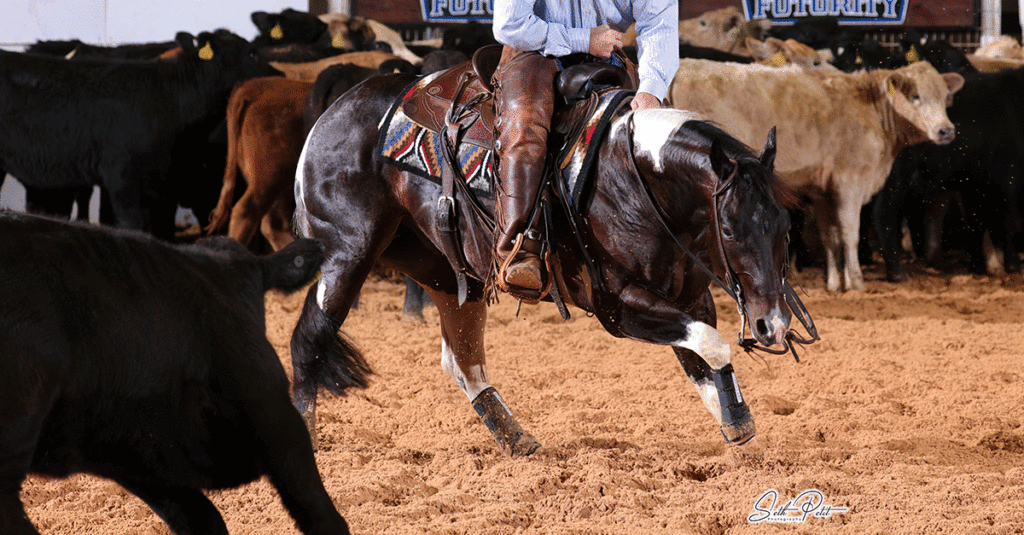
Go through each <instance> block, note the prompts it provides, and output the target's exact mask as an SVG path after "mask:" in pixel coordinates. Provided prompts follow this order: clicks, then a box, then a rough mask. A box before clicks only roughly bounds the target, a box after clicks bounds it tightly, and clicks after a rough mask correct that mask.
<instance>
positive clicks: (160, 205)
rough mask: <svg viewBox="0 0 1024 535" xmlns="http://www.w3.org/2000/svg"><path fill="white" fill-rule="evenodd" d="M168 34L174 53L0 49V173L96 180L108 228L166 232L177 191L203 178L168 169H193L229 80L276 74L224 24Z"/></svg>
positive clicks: (77, 182)
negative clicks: (66, 55) (111, 56)
mask: <svg viewBox="0 0 1024 535" xmlns="http://www.w3.org/2000/svg"><path fill="white" fill-rule="evenodd" d="M177 42H178V44H179V45H180V46H181V47H182V50H183V53H182V55H181V56H180V57H179V58H178V59H176V60H174V61H153V62H135V61H132V62H125V61H99V60H82V61H66V60H63V59H57V58H48V57H43V56H35V55H29V54H19V53H15V52H4V51H0V175H2V174H3V173H4V172H8V173H10V174H12V175H14V176H15V177H16V178H17V179H18V180H19V181H21V182H22V183H23V184H25V185H26V186H27V187H29V188H41V189H48V188H54V189H56V188H74V187H82V186H90V187H91V186H92V185H99V186H101V187H102V188H103V189H104V190H105V191H106V193H107V198H109V200H110V203H111V208H112V211H113V214H114V216H115V217H116V219H117V225H118V226H121V227H126V228H136V229H143V230H148V231H151V232H153V233H154V234H156V235H158V236H160V237H165V238H170V237H172V236H173V232H174V224H173V223H174V211H175V209H176V207H177V203H178V196H179V193H180V192H182V191H188V190H190V189H194V188H196V187H202V186H203V185H204V184H201V180H197V181H196V184H182V183H173V181H170V180H168V177H172V176H173V177H189V176H191V175H192V174H193V173H192V172H190V169H189V167H188V166H190V165H192V162H193V161H194V160H196V159H197V157H196V154H201V153H202V151H203V150H204V146H205V145H206V144H207V140H208V138H209V136H210V132H212V131H213V130H214V128H215V127H216V125H217V124H218V123H220V122H221V121H223V119H224V116H225V113H226V112H225V110H226V107H227V99H228V96H229V94H230V92H231V89H232V88H233V87H234V85H235V84H236V83H237V82H239V81H242V80H245V79H248V78H252V77H255V76H269V75H273V74H276V73H277V71H276V70H274V69H272V68H271V67H270V66H269V65H268V64H267V63H266V62H265V61H264V60H262V59H261V58H260V56H259V54H257V53H256V51H255V48H254V47H253V46H252V45H251V44H250V43H249V42H248V41H246V40H245V39H242V38H241V37H238V36H237V35H234V34H232V33H230V32H228V31H226V30H218V31H216V32H213V33H205V32H204V33H201V34H200V35H199V38H198V44H197V43H196V41H195V38H194V37H192V36H191V35H189V34H186V33H180V34H178V36H177ZM182 166H186V167H185V168H182ZM214 196H215V193H214Z"/></svg>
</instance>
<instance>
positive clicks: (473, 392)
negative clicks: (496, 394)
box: [441, 337, 491, 401]
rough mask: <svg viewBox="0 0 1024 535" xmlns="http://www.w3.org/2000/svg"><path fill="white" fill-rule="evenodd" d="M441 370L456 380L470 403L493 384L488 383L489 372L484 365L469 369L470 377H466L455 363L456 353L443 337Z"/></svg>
mask: <svg viewBox="0 0 1024 535" xmlns="http://www.w3.org/2000/svg"><path fill="white" fill-rule="evenodd" d="M441 369H443V370H444V371H445V372H446V373H447V374H448V375H450V376H452V379H455V382H456V383H458V385H459V388H461V389H462V392H463V393H465V394H466V397H468V398H469V400H470V401H473V400H474V399H476V397H477V396H478V395H480V392H483V391H484V390H487V388H488V387H490V386H491V383H490V382H488V381H487V370H486V369H485V368H484V366H482V365H476V366H471V367H470V369H469V375H470V377H466V375H465V374H463V373H462V369H461V368H460V367H459V364H458V362H456V361H455V353H454V352H453V351H452V348H451V346H449V345H448V341H447V340H445V339H444V338H443V337H442V338H441Z"/></svg>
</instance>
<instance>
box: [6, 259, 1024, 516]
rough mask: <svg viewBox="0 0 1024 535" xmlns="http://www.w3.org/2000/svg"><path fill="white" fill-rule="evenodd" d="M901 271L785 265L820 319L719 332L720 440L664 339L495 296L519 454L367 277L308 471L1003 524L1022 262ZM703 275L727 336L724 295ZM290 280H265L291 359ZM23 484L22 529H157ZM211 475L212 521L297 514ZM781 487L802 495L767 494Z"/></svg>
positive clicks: (435, 337)
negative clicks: (777, 345)
mask: <svg viewBox="0 0 1024 535" xmlns="http://www.w3.org/2000/svg"><path fill="white" fill-rule="evenodd" d="M911 274H912V276H913V279H912V280H911V281H910V282H908V283H905V284H901V285H896V284H889V283H885V282H882V281H881V280H880V274H879V273H878V272H877V271H872V270H870V269H869V270H868V272H867V278H868V279H869V280H868V291H867V292H866V293H848V294H842V295H832V294H829V293H827V292H826V291H825V290H824V289H823V284H822V282H821V272H820V270H819V271H814V270H811V271H805V272H804V273H801V274H798V275H796V276H795V277H794V282H795V285H796V286H797V287H798V288H801V289H802V291H803V292H804V301H805V303H806V305H807V307H808V308H809V310H810V311H811V313H812V314H813V315H814V318H815V319H816V321H817V323H818V326H819V329H820V332H821V335H822V336H823V338H824V340H823V341H822V342H820V343H818V344H816V345H815V346H813V347H811V348H809V349H807V350H805V351H804V352H803V354H802V359H801V362H800V363H797V362H794V361H793V359H792V358H790V357H776V356H767V357H764V358H760V357H751V356H748V355H746V354H744V353H742V352H741V351H736V350H734V353H733V359H734V363H735V367H736V371H737V376H738V378H739V382H740V385H741V387H742V393H743V395H744V397H745V398H746V399H747V401H748V403H749V404H750V407H751V410H752V411H753V414H754V418H755V420H756V423H757V431H758V433H757V437H756V438H755V439H754V440H753V441H751V442H750V443H749V444H747V445H745V446H740V447H732V448H730V447H727V446H726V445H725V444H724V442H723V440H722V436H721V434H720V433H719V431H718V429H717V425H716V424H715V423H714V420H713V418H712V417H711V416H710V415H709V414H708V413H707V411H706V410H705V409H704V407H703V405H702V404H701V402H700V399H699V398H698V396H697V393H696V391H695V390H694V388H693V387H692V386H691V385H690V383H689V381H688V380H687V379H686V377H685V375H684V374H683V373H682V370H681V368H680V366H679V365H678V363H677V362H676V360H675V358H674V356H673V354H672V352H671V351H670V350H669V349H666V348H664V347H655V346H649V345H642V344H640V343H637V342H632V341H628V340H620V339H616V338H613V337H611V336H610V335H608V334H607V333H605V332H604V331H603V330H602V329H601V327H600V325H599V324H598V322H597V321H596V320H595V319H593V318H588V317H586V315H584V314H582V313H581V312H580V311H578V310H576V311H574V315H573V318H572V319H571V320H569V321H568V322H563V321H562V320H561V319H560V317H559V316H558V313H557V311H556V309H555V307H554V306H553V305H550V304H542V305H540V306H536V307H531V306H524V307H523V309H522V311H521V312H520V313H519V315H518V316H517V315H516V308H517V307H516V303H515V302H513V301H512V300H511V299H504V300H502V301H501V302H500V303H499V304H497V305H495V306H493V307H492V308H491V309H490V315H489V320H488V325H489V331H488V335H487V351H488V357H489V364H490V367H489V371H490V375H491V380H492V382H493V384H494V385H495V386H496V387H497V388H498V390H499V392H501V394H502V396H503V397H504V398H505V400H506V401H507V402H508V404H509V405H510V406H511V408H512V410H513V412H514V413H516V414H517V415H518V417H519V419H520V422H521V423H522V424H523V426H524V427H526V428H527V429H528V430H530V431H531V432H532V433H533V434H534V435H535V436H536V437H537V438H538V439H539V440H540V442H541V443H542V444H543V447H542V448H541V449H540V450H538V451H537V453H536V454H534V455H533V456H531V457H528V458H521V459H510V458H506V457H504V456H503V455H502V454H501V453H500V451H499V450H498V448H497V446H496V445H495V443H494V441H493V439H492V438H491V436H490V434H489V433H488V432H487V430H486V428H485V427H484V426H483V425H482V424H481V423H480V422H479V420H478V418H477V416H476V413H475V412H474V411H473V408H472V406H471V405H470V403H469V401H468V400H467V399H466V397H465V396H464V395H463V394H462V393H461V392H460V391H459V390H458V388H457V386H456V385H455V383H454V381H452V380H451V379H450V378H449V377H448V376H447V375H445V374H444V372H443V371H442V370H441V367H440V365H439V362H440V346H441V342H440V335H439V330H438V320H437V312H436V310H435V309H433V308H430V309H428V310H427V311H426V314H425V315H426V323H425V324H413V323H408V322H403V321H402V319H401V304H402V292H403V287H402V285H401V284H399V283H397V282H394V281H391V280H383V279H382V280H373V281H370V282H368V283H367V285H366V287H365V289H364V293H363V297H362V306H361V308H360V309H359V310H358V311H355V312H353V313H352V314H351V316H350V317H349V319H348V321H347V322H346V324H345V329H346V331H347V332H348V333H349V334H350V335H351V336H352V337H353V338H354V339H355V340H356V341H357V343H358V345H359V346H360V347H361V348H362V349H363V350H364V352H365V353H366V354H367V356H368V359H369V360H370V362H371V363H372V364H373V366H374V367H375V370H376V372H377V376H376V377H375V378H374V381H373V384H372V386H371V387H370V388H369V389H367V390H364V391H357V392H354V393H352V394H351V395H349V396H348V397H346V398H329V399H324V400H322V403H321V405H320V413H319V417H320V420H319V426H318V432H319V437H320V443H321V450H320V452H319V453H318V463H319V466H320V471H321V474H322V476H323V478H324V480H325V482H326V485H327V489H328V492H330V494H331V496H333V498H334V500H335V503H336V504H337V506H338V509H339V511H340V512H341V513H342V515H344V516H345V518H346V519H347V520H348V522H349V524H350V525H351V528H352V531H353V533H356V534H371V533H372V534H396V535H397V534H421V533H430V534H453V535H454V534H472V535H489V534H494V535H498V534H519V533H531V534H533V533H536V534H612V533H626V534H689V533H694V534H746V533H844V534H845V533H848V534H874V533H897V534H903V533H907V534H916V533H953V534H971V535H976V534H988V533H1022V532H1024V429H1022V427H1021V425H1022V423H1024V410H1022V408H1021V406H1022V404H1024V369H1022V367H1021V362H1022V360H1021V359H1022V352H1024V349H1022V348H1024V329H1021V324H1022V322H1024V281H1022V279H1021V277H1020V276H1017V277H995V278H993V277H978V276H972V275H967V274H962V273H960V274H937V273H928V272H925V271H922V270H920V269H916V270H912V271H911ZM716 297H717V302H718V305H719V311H720V312H719V314H720V316H721V318H722V319H721V325H720V326H719V327H720V329H721V330H722V331H723V333H725V334H726V337H727V339H730V340H732V339H734V337H735V332H736V329H737V325H738V320H737V316H736V312H735V306H734V305H733V304H732V303H731V302H729V301H727V298H726V297H725V295H724V294H723V293H722V292H717V293H716ZM301 300H302V297H301V296H300V295H294V296H289V297H282V296H280V295H270V296H269V297H268V299H267V313H268V330H269V336H270V338H271V340H272V341H273V342H274V344H275V346H276V347H277V350H278V352H279V354H280V355H281V357H282V362H283V363H284V364H285V365H286V367H288V369H289V370H290V362H289V356H288V339H289V336H290V332H291V329H292V327H293V326H294V324H295V321H296V319H297V316H298V312H299V307H300V304H301ZM812 489H817V491H818V492H817V493H815V492H813V491H812ZM808 491H811V492H808ZM22 496H23V499H24V501H25V503H26V505H27V509H28V514H29V516H30V517H31V519H32V520H33V521H34V522H35V524H36V525H37V526H38V527H39V528H40V530H41V531H42V532H43V533H47V534H59V535H79V534H81V535H86V534H88V535H93V534H97V533H105V534H143V535H150V534H164V533H168V530H167V528H166V526H165V525H164V524H163V523H162V522H161V521H160V520H159V519H157V518H156V517H155V516H154V515H153V514H152V513H151V512H150V510H149V509H148V508H147V507H146V506H145V505H144V504H142V502H140V501H139V500H138V499H136V498H134V497H133V496H131V495H128V494H127V493H126V492H124V491H123V490H121V489H120V488H119V487H118V486H117V485H115V484H113V483H110V482H107V481H103V480H99V479H95V478H92V477H88V476H76V477H73V478H70V479H66V480H49V479H42V478H37V477H33V478H30V479H29V480H28V481H27V482H26V484H25V486H24V489H23V491H22ZM210 496H211V498H212V499H213V501H214V502H215V503H216V505H217V507H218V508H219V509H220V510H221V512H222V513H223V515H224V518H225V520H226V521H227V524H228V527H229V529H230V531H231V533H232V534H261V535H285V534H290V533H298V531H297V530H296V529H295V527H294V524H293V522H292V520H291V519H290V517H288V515H287V514H286V512H285V511H284V509H283V507H282V506H281V504H280V501H279V499H278V497H277V494H276V493H275V492H274V490H273V489H272V487H270V486H269V485H268V484H267V483H266V482H265V481H260V482H257V483H254V484H251V485H248V486H245V487H242V488H239V489H235V490H231V491H225V492H213V493H210ZM790 500H795V501H796V502H797V503H796V508H797V509H799V508H805V509H807V510H812V511H810V513H809V514H808V515H807V517H806V518H801V517H799V516H797V514H796V513H789V514H788V515H775V516H769V515H768V513H767V511H769V510H772V509H778V508H780V507H782V506H783V505H784V504H785V503H786V502H787V501H790ZM829 506H830V507H831V508H829ZM783 517H785V518H783ZM752 520H762V522H760V523H752ZM781 520H789V521H791V522H788V523H783V522H781Z"/></svg>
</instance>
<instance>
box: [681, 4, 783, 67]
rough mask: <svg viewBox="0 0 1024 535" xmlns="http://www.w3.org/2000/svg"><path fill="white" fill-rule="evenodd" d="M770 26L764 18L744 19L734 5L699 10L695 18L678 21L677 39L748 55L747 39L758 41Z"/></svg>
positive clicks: (695, 44)
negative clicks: (703, 10) (704, 10)
mask: <svg viewBox="0 0 1024 535" xmlns="http://www.w3.org/2000/svg"><path fill="white" fill-rule="evenodd" d="M769 28H771V22H770V21H768V20H766V19H761V20H752V21H747V20H746V19H745V18H744V16H743V12H742V11H740V10H739V8H737V7H735V6H729V7H723V8H721V9H715V10H712V11H707V12H705V13H702V14H701V15H700V16H698V17H694V18H692V19H686V20H681V21H679V42H680V43H682V44H687V45H694V46H703V47H708V48H716V49H718V50H721V51H723V52H731V53H733V54H738V55H741V56H752V54H751V52H750V50H749V49H748V48H747V38H748V37H753V38H754V39H756V40H758V41H761V40H764V38H765V34H766V32H767V31H768V29H769Z"/></svg>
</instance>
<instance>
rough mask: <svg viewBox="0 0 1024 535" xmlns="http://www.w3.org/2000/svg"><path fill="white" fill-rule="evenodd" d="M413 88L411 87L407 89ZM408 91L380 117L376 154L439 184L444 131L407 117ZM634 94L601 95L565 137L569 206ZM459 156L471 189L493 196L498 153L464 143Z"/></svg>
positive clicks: (575, 204)
mask: <svg viewBox="0 0 1024 535" xmlns="http://www.w3.org/2000/svg"><path fill="white" fill-rule="evenodd" d="M414 86H415V84H414ZM414 86H410V89H409V91H411V90H412V89H413V87H414ZM409 91H405V92H403V97H400V98H398V99H397V100H396V102H395V103H394V104H393V105H392V106H391V109H390V110H389V111H388V113H387V115H385V116H384V118H383V120H382V121H381V124H380V127H379V131H380V138H379V141H378V146H377V154H378V155H379V156H380V158H381V159H382V160H383V161H384V162H386V163H388V164H391V165H394V166H395V167H397V168H399V169H401V170H403V171H407V172H410V173H413V174H415V175H418V176H420V177H423V178H426V179H428V180H430V181H431V182H434V183H435V184H440V183H441V165H442V155H441V143H442V140H441V135H440V134H439V133H437V132H434V131H432V130H429V129H427V128H425V127H423V126H422V125H420V124H419V123H417V122H415V121H413V120H411V119H409V117H408V116H407V115H406V114H405V113H404V112H403V111H402V102H403V101H404V95H406V94H408V92H409ZM634 94H635V92H633V91H627V90H622V89H612V90H607V91H604V92H601V93H600V94H598V96H597V99H598V102H597V105H596V106H595V108H594V112H593V113H591V114H590V115H589V116H588V117H586V118H585V119H584V120H585V124H584V125H583V127H582V128H576V129H573V132H577V134H576V135H575V136H574V139H571V140H567V142H566V143H565V145H564V146H565V147H566V148H565V150H563V151H562V153H561V154H559V155H558V158H557V159H556V163H557V168H558V177H559V178H560V179H561V180H563V181H564V183H565V190H566V191H567V192H569V199H568V200H569V205H570V206H571V207H572V209H573V210H578V209H579V199H580V197H581V196H582V195H583V192H584V189H585V186H586V184H587V182H588V181H589V177H590V175H591V170H592V169H593V166H594V163H595V162H596V161H597V153H598V148H599V147H600V141H601V140H602V139H603V138H604V136H605V135H606V134H607V131H608V127H609V125H610V124H611V121H612V119H613V118H614V116H615V112H616V111H617V110H619V108H620V107H621V104H623V103H624V102H625V101H626V99H627V98H630V97H632V96H633V95H634ZM458 157H459V164H460V165H461V167H462V174H463V176H465V177H466V182H467V185H468V186H469V188H470V190H472V191H473V193H474V194H475V195H477V196H478V197H483V198H492V197H493V195H494V180H495V176H494V173H495V169H496V168H497V162H496V161H495V158H496V155H495V154H494V151H493V150H488V149H484V148H482V147H478V146H476V145H474V144H471V143H462V144H461V145H460V146H459V150H458Z"/></svg>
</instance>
